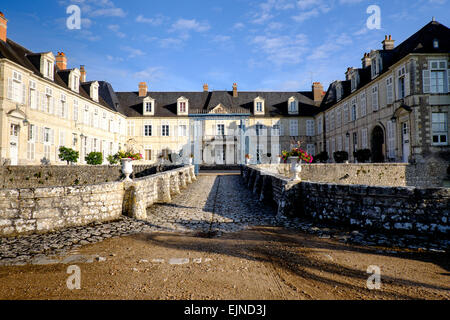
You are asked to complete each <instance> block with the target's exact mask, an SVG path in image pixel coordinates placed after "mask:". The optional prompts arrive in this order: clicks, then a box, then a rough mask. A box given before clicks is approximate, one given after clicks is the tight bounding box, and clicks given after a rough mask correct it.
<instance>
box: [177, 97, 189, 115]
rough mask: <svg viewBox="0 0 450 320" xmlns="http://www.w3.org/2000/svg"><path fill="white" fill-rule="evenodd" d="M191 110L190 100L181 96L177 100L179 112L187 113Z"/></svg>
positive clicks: (180, 113)
mask: <svg viewBox="0 0 450 320" xmlns="http://www.w3.org/2000/svg"><path fill="white" fill-rule="evenodd" d="M188 110H189V100H188V99H186V98H185V97H180V98H178V100H177V114H178V115H187V114H188Z"/></svg>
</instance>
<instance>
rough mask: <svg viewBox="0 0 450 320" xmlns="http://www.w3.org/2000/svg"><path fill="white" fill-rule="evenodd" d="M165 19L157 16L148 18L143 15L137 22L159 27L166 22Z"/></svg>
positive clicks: (138, 17)
mask: <svg viewBox="0 0 450 320" xmlns="http://www.w3.org/2000/svg"><path fill="white" fill-rule="evenodd" d="M164 19H165V18H164V17H163V16H156V17H155V18H146V17H144V16H143V15H142V14H141V15H139V16H137V18H136V22H140V23H147V24H151V25H153V26H159V25H161V24H162V23H163V22H164Z"/></svg>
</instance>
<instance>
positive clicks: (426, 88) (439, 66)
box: [423, 60, 450, 93]
mask: <svg viewBox="0 0 450 320" xmlns="http://www.w3.org/2000/svg"><path fill="white" fill-rule="evenodd" d="M428 63H429V70H424V71H423V92H424V93H446V92H450V69H447V61H446V60H430V61H429V62H428Z"/></svg>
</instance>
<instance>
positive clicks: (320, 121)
mask: <svg viewBox="0 0 450 320" xmlns="http://www.w3.org/2000/svg"><path fill="white" fill-rule="evenodd" d="M322 132H323V118H322V117H319V118H318V119H317V134H322Z"/></svg>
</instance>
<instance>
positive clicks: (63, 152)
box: [58, 147, 80, 164]
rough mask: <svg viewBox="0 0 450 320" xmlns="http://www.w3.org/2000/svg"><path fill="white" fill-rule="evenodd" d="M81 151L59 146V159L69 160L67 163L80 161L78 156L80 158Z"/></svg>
mask: <svg viewBox="0 0 450 320" xmlns="http://www.w3.org/2000/svg"><path fill="white" fill-rule="evenodd" d="M79 156H80V155H79V152H78V151H75V150H73V149H71V148H66V147H60V148H59V155H58V157H59V159H60V160H62V161H67V164H69V163H76V162H78V158H79Z"/></svg>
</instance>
